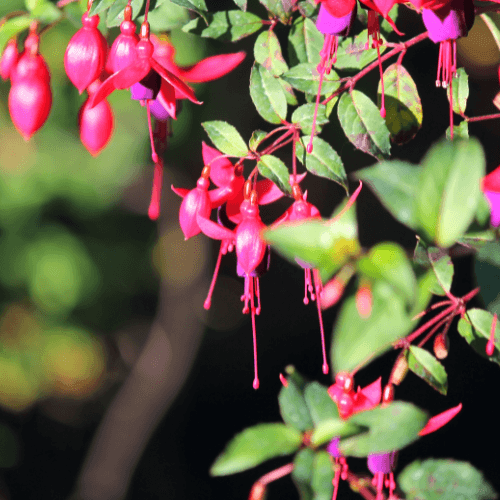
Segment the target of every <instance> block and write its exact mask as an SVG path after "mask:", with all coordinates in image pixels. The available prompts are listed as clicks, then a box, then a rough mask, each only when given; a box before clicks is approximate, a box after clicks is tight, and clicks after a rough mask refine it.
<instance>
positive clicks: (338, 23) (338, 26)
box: [316, 4, 357, 36]
mask: <svg viewBox="0 0 500 500" xmlns="http://www.w3.org/2000/svg"><path fill="white" fill-rule="evenodd" d="M356 11H357V8H356V4H354V9H353V10H352V11H351V12H349V14H347V15H346V16H344V17H335V16H332V15H331V14H330V13H329V12H328V11H327V10H326V7H325V6H324V5H323V4H321V7H320V8H319V14H318V20H317V21H316V28H318V30H319V31H321V33H323V34H324V35H337V36H347V35H348V34H349V31H350V30H351V27H352V25H353V23H354V20H355V19H356Z"/></svg>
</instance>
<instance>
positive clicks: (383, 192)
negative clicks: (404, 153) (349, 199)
mask: <svg viewBox="0 0 500 500" xmlns="http://www.w3.org/2000/svg"><path fill="white" fill-rule="evenodd" d="M420 171H421V169H420V168H419V167H417V166H415V165H412V164H411V163H406V162H402V161H399V160H393V161H382V162H379V163H376V164H375V165H373V167H368V168H364V169H362V170H358V171H357V172H356V177H357V178H358V179H361V180H363V181H364V182H366V183H367V184H368V185H369V186H370V187H371V188H372V189H373V191H374V192H375V194H376V196H377V198H378V199H379V200H380V201H381V203H382V204H383V205H384V206H385V208H387V210H389V212H390V213H391V214H392V216H393V217H394V218H396V219H397V220H398V221H399V222H401V223H402V224H404V225H405V226H408V227H409V228H411V229H417V227H418V218H417V215H416V209H415V196H416V194H417V187H418V182H419V178H420Z"/></svg>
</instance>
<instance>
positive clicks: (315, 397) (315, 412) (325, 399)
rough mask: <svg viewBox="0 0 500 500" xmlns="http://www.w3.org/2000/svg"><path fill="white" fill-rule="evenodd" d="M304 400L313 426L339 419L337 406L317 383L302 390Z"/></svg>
mask: <svg viewBox="0 0 500 500" xmlns="http://www.w3.org/2000/svg"><path fill="white" fill-rule="evenodd" d="M304 399H305V401H306V404H307V407H308V408H309V413H310V415H311V418H312V419H313V422H314V425H315V426H317V425H318V424H320V423H321V422H323V421H325V420H331V419H332V418H339V412H338V410H337V405H336V404H335V403H334V402H333V400H332V398H331V397H330V396H329V395H328V392H327V388H326V387H325V386H324V385H321V384H320V383H319V382H311V383H310V384H307V386H306V388H305V390H304Z"/></svg>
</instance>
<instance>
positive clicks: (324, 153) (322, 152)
mask: <svg viewBox="0 0 500 500" xmlns="http://www.w3.org/2000/svg"><path fill="white" fill-rule="evenodd" d="M306 141H307V143H308V142H309V137H303V138H302V140H301V141H298V142H297V145H296V154H297V158H298V160H299V161H300V162H301V163H302V164H305V166H306V168H307V170H308V171H309V172H311V173H312V174H314V175H318V176H320V177H326V178H327V179H330V180H332V181H334V182H336V183H337V184H340V185H341V186H342V187H343V188H344V189H345V191H346V193H348V185H347V174H346V172H345V169H344V164H343V163H342V159H341V158H340V156H339V155H338V154H337V152H336V151H335V150H334V149H333V148H332V147H331V146H330V144H328V143H327V142H326V141H324V140H323V139H321V138H320V137H314V138H313V150H312V153H307V152H306V149H305V148H304V146H303V145H302V143H303V142H306Z"/></svg>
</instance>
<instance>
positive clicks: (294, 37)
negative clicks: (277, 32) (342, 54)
mask: <svg viewBox="0 0 500 500" xmlns="http://www.w3.org/2000/svg"><path fill="white" fill-rule="evenodd" d="M322 47H323V35H322V34H321V33H320V32H319V31H318V28H316V25H315V24H314V23H313V22H312V21H311V20H310V19H308V18H303V17H299V18H298V19H296V20H295V21H294V23H293V25H292V28H291V30H290V34H289V35H288V54H289V57H290V64H292V66H295V65H297V64H299V63H311V64H319V62H320V60H321V56H320V55H319V53H320V51H321V49H322Z"/></svg>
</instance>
